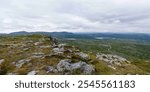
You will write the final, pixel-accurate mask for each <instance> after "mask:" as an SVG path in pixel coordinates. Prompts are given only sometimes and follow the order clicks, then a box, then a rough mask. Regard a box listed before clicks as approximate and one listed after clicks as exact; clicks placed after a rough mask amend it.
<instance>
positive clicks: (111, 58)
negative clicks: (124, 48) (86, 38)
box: [96, 54, 129, 66]
mask: <svg viewBox="0 0 150 92" xmlns="http://www.w3.org/2000/svg"><path fill="white" fill-rule="evenodd" d="M96 58H97V59H99V60H102V61H105V62H106V63H108V64H109V65H117V66H121V64H122V63H129V61H127V60H126V59H125V58H123V57H120V56H117V55H112V54H97V55H96Z"/></svg>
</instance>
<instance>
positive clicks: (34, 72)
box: [27, 71, 37, 75]
mask: <svg viewBox="0 0 150 92" xmlns="http://www.w3.org/2000/svg"><path fill="white" fill-rule="evenodd" d="M36 74H37V71H31V72H29V73H28V74H27V75H36Z"/></svg>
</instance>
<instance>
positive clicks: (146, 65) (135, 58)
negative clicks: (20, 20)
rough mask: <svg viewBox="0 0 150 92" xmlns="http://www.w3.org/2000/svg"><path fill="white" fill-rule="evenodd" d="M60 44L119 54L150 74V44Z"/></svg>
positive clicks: (123, 41) (113, 41) (78, 41)
mask: <svg viewBox="0 0 150 92" xmlns="http://www.w3.org/2000/svg"><path fill="white" fill-rule="evenodd" d="M60 42H63V43H67V44H69V45H73V46H77V47H79V48H80V49H82V50H83V51H85V52H94V53H106V54H107V53H111V54H117V55H120V56H122V57H125V58H127V59H128V60H130V61H132V63H133V64H135V65H136V66H138V67H140V68H141V69H144V70H145V71H148V72H150V42H148V41H139V40H127V39H99V40H98V39H76V40H71V41H70V40H66V39H63V40H60Z"/></svg>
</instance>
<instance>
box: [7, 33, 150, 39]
mask: <svg viewBox="0 0 150 92" xmlns="http://www.w3.org/2000/svg"><path fill="white" fill-rule="evenodd" d="M29 34H30V35H32V34H43V35H48V36H52V37H56V38H60V39H63V38H75V39H95V38H98V37H100V38H103V39H126V40H139V41H150V35H149V34H144V33H71V32H25V31H20V32H13V33H10V34H9V35H29Z"/></svg>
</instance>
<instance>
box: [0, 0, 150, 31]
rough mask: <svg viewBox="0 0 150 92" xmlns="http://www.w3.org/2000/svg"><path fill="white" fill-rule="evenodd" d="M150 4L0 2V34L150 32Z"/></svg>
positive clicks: (136, 0) (138, 0) (119, 0)
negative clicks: (16, 32)
mask: <svg viewBox="0 0 150 92" xmlns="http://www.w3.org/2000/svg"><path fill="white" fill-rule="evenodd" d="M149 10H150V1H149V0H132V1H131V0H109V1H108V0H32V1H31V0H0V15H1V16H0V32H13V31H22V30H24V31H70V32H91V31H92V32H150V31H149V29H150V26H149V23H150V16H149V15H150V13H149Z"/></svg>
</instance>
